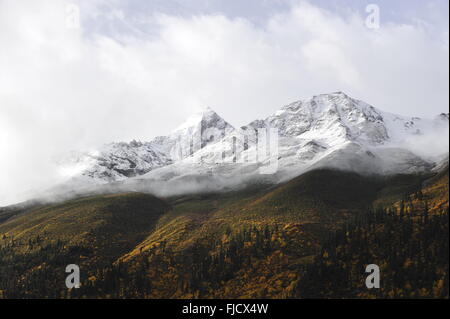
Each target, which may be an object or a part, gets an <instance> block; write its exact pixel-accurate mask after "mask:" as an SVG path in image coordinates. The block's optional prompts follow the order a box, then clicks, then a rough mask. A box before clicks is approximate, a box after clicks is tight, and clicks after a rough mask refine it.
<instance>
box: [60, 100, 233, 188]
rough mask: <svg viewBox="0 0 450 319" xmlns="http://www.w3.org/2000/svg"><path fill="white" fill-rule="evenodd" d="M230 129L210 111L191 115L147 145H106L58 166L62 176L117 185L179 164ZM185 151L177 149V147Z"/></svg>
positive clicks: (62, 161) (77, 155)
mask: <svg viewBox="0 0 450 319" xmlns="http://www.w3.org/2000/svg"><path fill="white" fill-rule="evenodd" d="M233 130H234V128H233V127H232V126H231V125H230V124H228V123H227V122H226V121H225V120H223V119H222V118H221V117H220V116H219V115H218V114H217V113H216V112H214V111H213V110H212V109H211V108H209V107H206V108H204V109H202V110H201V111H199V112H197V113H195V114H193V115H192V116H191V117H189V118H188V119H187V120H186V122H184V123H183V124H182V125H180V126H179V127H178V128H177V129H176V130H174V131H173V132H172V133H171V134H170V135H169V136H158V137H156V138H155V139H153V140H152V141H150V142H144V143H143V142H138V141H134V140H133V141H131V142H129V143H125V142H118V143H109V144H106V145H104V146H102V147H101V148H99V149H98V150H91V151H87V152H72V153H71V154H70V155H69V156H68V157H66V158H65V159H61V160H59V162H61V170H62V171H63V172H64V173H66V175H71V176H73V177H80V176H81V177H83V178H85V179H86V178H87V179H93V180H97V181H103V182H112V181H121V180H126V179H128V178H130V177H134V176H138V175H143V174H145V173H147V172H149V171H151V170H153V169H156V168H159V167H162V166H167V165H169V164H172V163H174V162H176V161H179V160H182V159H184V158H186V157H188V156H190V155H192V154H193V153H195V152H196V151H197V150H199V149H201V148H204V147H206V146H207V145H210V144H214V143H216V142H218V141H219V140H221V139H222V138H223V137H224V136H225V135H227V134H229V133H230V132H232V131H233ZM187 144H188V145H189V147H187V148H186V147H183V148H182V147H180V145H187Z"/></svg>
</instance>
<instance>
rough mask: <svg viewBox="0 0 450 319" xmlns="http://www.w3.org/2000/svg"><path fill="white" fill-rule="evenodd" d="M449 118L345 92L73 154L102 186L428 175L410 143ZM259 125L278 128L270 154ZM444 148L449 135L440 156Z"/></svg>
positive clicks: (205, 114)
mask: <svg viewBox="0 0 450 319" xmlns="http://www.w3.org/2000/svg"><path fill="white" fill-rule="evenodd" d="M448 122H449V118H448V114H441V115H439V116H437V117H436V118H435V119H421V118H418V117H405V116H400V115H395V114H391V113H387V112H383V111H381V110H378V109H376V108H374V107H373V106H371V105H369V104H367V103H365V102H363V101H360V100H356V99H353V98H351V97H349V96H347V95H346V94H344V93H342V92H336V93H331V94H321V95H317V96H314V97H312V98H310V99H306V100H302V101H297V102H294V103H291V104H289V105H286V106H284V107H282V108H281V109H279V110H278V111H276V112H275V113H274V114H273V115H271V116H269V117H268V118H266V119H264V120H256V121H253V122H251V123H250V124H248V125H246V126H244V127H242V128H240V129H234V128H233V127H232V126H231V125H230V124H228V123H227V122H226V121H225V120H224V119H222V118H221V117H220V116H219V115H218V114H217V113H216V112H214V111H213V110H212V109H210V108H206V109H203V110H202V111H201V112H199V113H196V114H194V115H193V116H192V117H190V118H189V119H188V120H187V121H186V122H185V123H184V124H182V125H181V126H180V127H178V128H177V129H176V130H175V131H174V132H173V133H172V134H170V135H169V136H163V137H157V138H155V139H154V140H152V141H150V142H145V143H141V142H135V141H133V142H131V143H112V144H108V145H106V146H105V147H103V148H101V149H100V150H98V151H96V152H90V153H77V156H73V157H72V158H75V160H74V161H73V162H74V163H75V164H77V165H78V170H76V169H74V170H73V171H74V172H77V174H75V176H78V177H79V176H82V177H83V178H85V179H90V180H93V181H95V182H100V183H105V182H111V181H125V182H126V183H127V184H128V185H134V186H136V185H137V183H140V182H142V181H144V180H145V181H146V183H145V185H147V186H148V185H149V184H148V182H149V181H153V182H155V183H156V182H164V183H165V184H164V187H165V188H171V189H175V188H177V187H178V188H180V187H181V189H184V186H183V187H182V185H185V184H186V183H188V182H194V183H198V182H199V181H201V183H202V185H204V187H206V188H207V189H210V190H212V189H215V188H217V189H221V188H223V187H228V186H229V187H232V186H233V185H236V184H242V183H245V182H246V181H250V180H252V179H255V178H256V179H260V178H263V177H261V176H260V175H261V174H260V173H261V172H262V171H261V168H264V167H267V166H270V165H273V164H274V163H275V165H276V169H275V171H272V173H270V175H271V177H270V179H271V181H272V182H280V181H284V180H287V179H290V178H293V177H295V176H297V175H299V174H301V173H302V172H304V171H306V170H308V169H312V168H318V167H334V168H339V169H346V170H354V171H357V172H360V173H376V174H393V173H411V172H423V171H428V170H431V169H432V168H433V166H434V165H435V163H434V162H433V159H432V158H429V157H427V158H425V157H424V156H420V155H418V154H417V153H416V152H414V147H408V145H414V143H416V142H417V141H419V140H424V139H425V140H426V139H427V138H428V139H432V138H433V136H434V134H436V132H441V133H442V134H443V135H444V134H446V136H448ZM261 129H265V130H266V131H264V133H265V132H267V131H270V129H276V130H277V131H278V134H277V138H276V144H277V145H276V147H275V148H274V149H272V151H271V152H268V149H269V148H270V147H268V149H266V148H264V149H263V150H262V152H261V149H260V148H261V143H259V142H261V138H262V137H264V135H259V134H261ZM442 138H446V137H444V136H443V137H442ZM263 144H264V143H263ZM444 144H445V143H444ZM266 146H267V145H266ZM266 146H264V147H266ZM445 153H448V138H447V142H446V147H444V148H443V149H442V152H441V154H445ZM211 180H214V183H213V185H212V184H211ZM171 183H172V184H171ZM158 185H159V190H161V184H160V183H158ZM205 185H206V186H205ZM147 186H146V187H147ZM175 186H177V187H175ZM181 192H182V191H181Z"/></svg>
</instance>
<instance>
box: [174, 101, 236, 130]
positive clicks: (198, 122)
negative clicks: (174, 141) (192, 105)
mask: <svg viewBox="0 0 450 319" xmlns="http://www.w3.org/2000/svg"><path fill="white" fill-rule="evenodd" d="M211 127H215V128H218V129H228V128H231V129H232V128H233V127H232V126H231V125H230V124H229V123H227V122H226V121H225V120H224V119H223V118H222V117H221V116H220V115H218V114H217V113H216V111H214V110H213V109H212V108H211V107H209V106H205V107H202V108H200V109H199V110H198V111H197V112H195V113H193V114H192V115H191V116H189V117H188V119H187V120H186V121H185V122H184V123H183V124H181V125H180V126H178V128H177V129H175V131H174V133H177V132H183V131H193V130H198V129H205V128H211Z"/></svg>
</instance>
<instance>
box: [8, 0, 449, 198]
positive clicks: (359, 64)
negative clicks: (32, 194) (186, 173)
mask: <svg viewBox="0 0 450 319" xmlns="http://www.w3.org/2000/svg"><path fill="white" fill-rule="evenodd" d="M107 3H108V2H105V1H95V2H91V1H89V2H86V1H83V2H81V6H80V10H81V11H80V13H81V18H82V20H81V21H82V22H84V21H87V20H89V21H90V23H91V24H92V23H93V22H92V21H94V24H95V21H98V25H100V24H102V25H103V26H104V28H103V29H108V28H107V27H108V26H113V27H114V26H118V25H121V28H122V29H121V30H122V31H121V32H115V31H116V29H114V28H112V29H108V32H103V33H99V32H97V31H96V29H95V28H92V26H91V27H88V26H86V25H84V24H83V23H81V28H79V29H77V28H70V27H68V26H67V18H68V12H67V11H66V9H67V6H66V5H67V4H68V2H63V1H61V2H56V1H42V2H39V3H37V2H36V1H11V0H4V1H1V2H0V47H1V48H2V49H1V50H0V70H1V71H0V143H1V144H0V150H1V151H0V152H1V153H0V180H1V181H0V205H2V204H5V203H9V202H11V201H17V200H19V199H21V198H22V197H20V196H18V194H21V193H22V192H24V191H26V190H27V189H33V188H42V187H46V186H48V185H51V184H52V183H54V181H55V180H57V179H58V175H57V173H56V171H55V169H54V164H53V161H52V159H53V158H54V156H57V155H59V154H64V153H65V152H67V151H69V150H72V149H78V148H89V147H95V146H96V145H98V144H100V143H104V142H108V141H115V140H131V139H133V138H136V139H143V140H146V139H150V138H152V137H153V136H156V135H162V134H166V133H168V132H169V131H170V130H171V129H173V128H175V127H177V126H178V125H179V124H180V123H181V122H182V121H183V120H184V118H185V117H186V116H188V115H189V114H190V113H192V112H193V111H195V110H196V109H197V108H198V107H202V106H205V105H208V106H211V107H212V108H214V109H215V110H216V111H218V113H219V114H221V115H223V116H224V118H226V119H227V120H228V121H230V122H231V123H232V124H234V125H236V126H238V125H244V124H246V123H248V122H250V121H251V120H253V119H255V118H257V117H260V118H261V117H265V116H267V115H269V114H270V113H272V112H273V111H275V110H276V109H277V108H278V107H279V106H281V105H283V104H287V103H289V102H291V101H293V100H297V99H300V98H305V97H309V96H311V95H314V94H319V93H324V92H331V91H337V90H342V91H345V92H346V93H348V94H349V95H352V96H354V97H356V98H360V99H363V100H365V101H366V102H368V103H371V104H373V105H375V106H377V107H379V108H381V109H384V110H386V111H389V112H393V113H402V114H410V115H419V116H428V117H432V116H434V115H435V113H439V112H444V111H446V112H448V103H449V98H448V84H449V83H448V41H447V40H444V41H441V39H444V36H443V35H445V34H447V35H448V28H447V29H445V30H444V29H439V30H437V31H436V30H434V31H433V32H435V33H438V36H436V34H433V35H431V34H430V33H429V28H426V27H424V26H423V24H394V23H388V24H383V25H382V26H381V28H380V29H378V30H371V29H368V28H367V27H366V26H365V23H364V19H365V17H364V16H360V15H359V14H357V13H356V12H353V11H350V12H351V13H349V14H347V15H346V16H343V15H338V14H335V13H332V12H329V11H326V10H324V9H321V8H318V7H315V6H313V5H311V4H308V3H307V2H300V3H296V4H294V5H293V6H292V8H291V9H290V10H288V11H283V12H281V13H280V12H278V13H274V14H273V15H271V16H270V17H269V18H267V19H266V20H265V22H264V23H258V25H256V24H254V23H253V22H251V21H250V20H247V19H245V18H230V17H227V16H224V15H221V14H203V15H194V16H189V17H187V16H184V17H183V16H175V15H167V14H161V13H157V12H154V13H152V14H150V15H146V16H145V17H144V18H145V19H144V20H140V21H139V23H136V21H134V20H133V19H132V17H130V16H129V13H124V12H123V11H121V10H120V9H115V8H114V6H113V9H114V10H111V8H110V7H107ZM108 8H109V9H108ZM139 17H140V18H142V15H140V16H139ZM87 18H89V19H87ZM95 19H97V20H95ZM92 30H94V31H92ZM124 30H125V31H124Z"/></svg>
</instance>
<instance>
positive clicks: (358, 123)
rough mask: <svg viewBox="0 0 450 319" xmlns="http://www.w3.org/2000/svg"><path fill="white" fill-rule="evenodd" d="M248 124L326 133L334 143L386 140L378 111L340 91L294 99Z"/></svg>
mask: <svg viewBox="0 0 450 319" xmlns="http://www.w3.org/2000/svg"><path fill="white" fill-rule="evenodd" d="M255 124H256V125H257V126H255ZM250 126H253V127H255V128H256V127H263V126H269V127H276V128H278V130H279V133H280V135H281V136H285V137H294V136H296V137H302V135H303V134H308V135H306V136H311V135H316V136H326V137H329V138H332V139H333V140H334V141H336V142H337V141H344V140H352V141H353V140H362V141H364V142H368V143H370V144H381V143H383V142H385V141H387V140H388V139H389V136H388V132H387V130H386V127H385V126H384V122H383V116H382V114H381V113H379V112H378V111H377V110H376V109H375V108H373V107H372V106H370V105H368V104H366V103H364V102H362V101H357V100H354V99H352V98H350V97H348V96H347V95H345V94H344V93H341V92H338V93H332V94H323V95H318V96H314V97H313V98H311V99H308V100H304V101H298V102H294V103H292V104H289V105H287V106H284V107H283V108H281V109H280V110H279V111H278V112H276V113H275V114H274V115H272V116H270V117H268V118H267V119H266V120H264V121H257V122H253V123H251V124H250ZM306 136H305V137H306Z"/></svg>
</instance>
